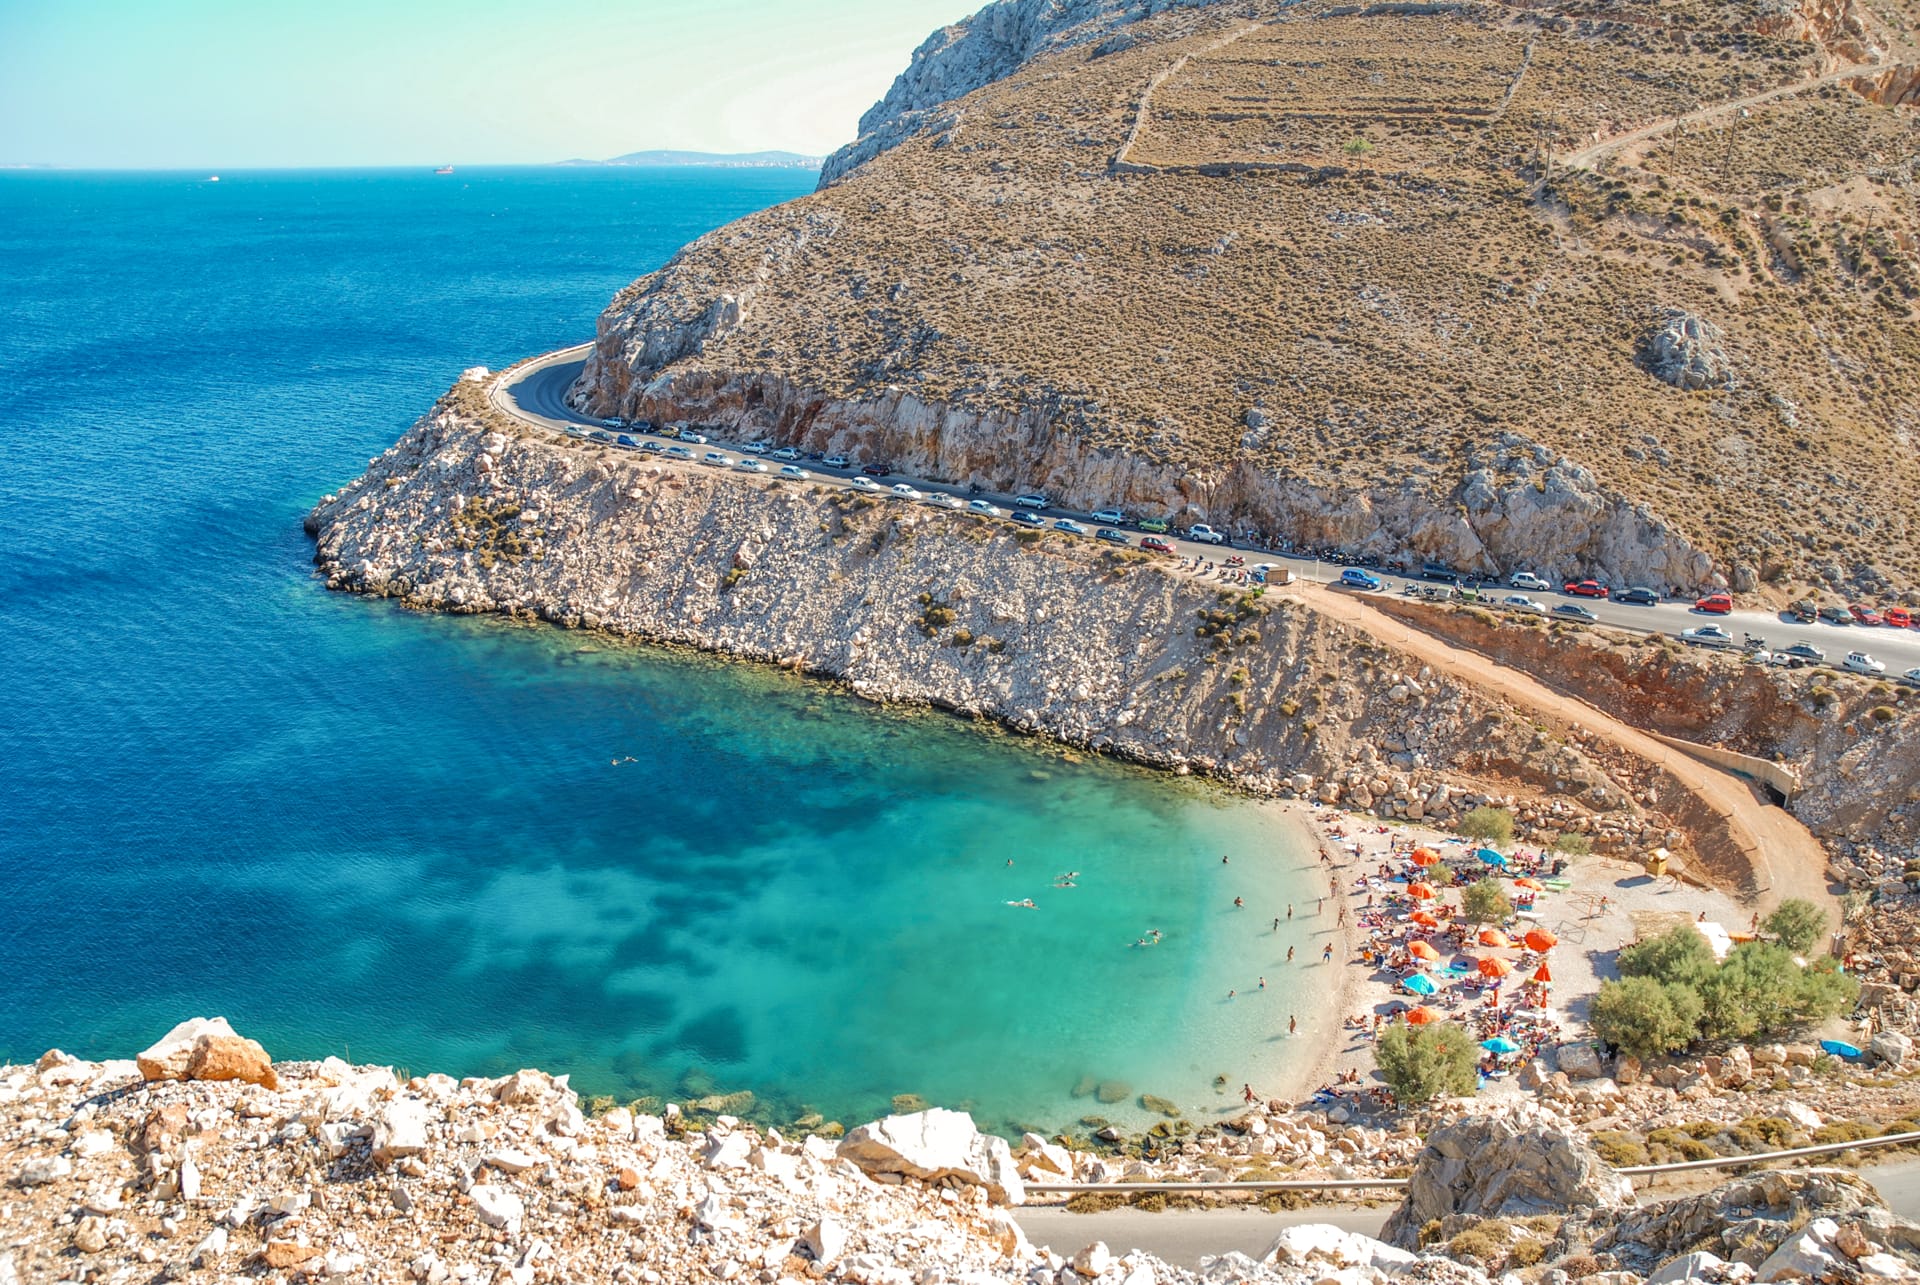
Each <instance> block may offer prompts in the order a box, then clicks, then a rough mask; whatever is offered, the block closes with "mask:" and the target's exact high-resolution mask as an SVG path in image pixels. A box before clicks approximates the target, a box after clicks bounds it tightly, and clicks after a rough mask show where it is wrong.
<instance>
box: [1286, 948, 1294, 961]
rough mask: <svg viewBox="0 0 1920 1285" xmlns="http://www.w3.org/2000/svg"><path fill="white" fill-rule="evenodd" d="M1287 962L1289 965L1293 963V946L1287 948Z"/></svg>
mask: <svg viewBox="0 0 1920 1285" xmlns="http://www.w3.org/2000/svg"><path fill="white" fill-rule="evenodd" d="M1287 962H1288V963H1289V964H1291V963H1292V962H1293V947H1291V946H1289V947H1287Z"/></svg>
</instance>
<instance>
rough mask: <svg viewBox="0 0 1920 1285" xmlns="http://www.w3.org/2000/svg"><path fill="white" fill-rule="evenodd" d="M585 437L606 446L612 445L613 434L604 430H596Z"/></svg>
mask: <svg viewBox="0 0 1920 1285" xmlns="http://www.w3.org/2000/svg"><path fill="white" fill-rule="evenodd" d="M587 436H588V437H589V438H591V439H593V440H594V441H596V442H605V443H606V444H607V445H608V446H612V445H613V434H612V433H609V432H608V431H607V430H606V429H604V428H596V429H594V430H593V431H592V432H591V433H588V434H587Z"/></svg>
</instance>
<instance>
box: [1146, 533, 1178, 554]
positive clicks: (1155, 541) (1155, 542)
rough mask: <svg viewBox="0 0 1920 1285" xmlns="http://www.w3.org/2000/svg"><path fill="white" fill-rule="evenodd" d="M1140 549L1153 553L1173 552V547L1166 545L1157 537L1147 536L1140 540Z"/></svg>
mask: <svg viewBox="0 0 1920 1285" xmlns="http://www.w3.org/2000/svg"><path fill="white" fill-rule="evenodd" d="M1140 547H1141V548H1143V549H1148V550H1151V551H1152V552H1154V553H1172V552H1173V546H1172V545H1170V544H1168V543H1167V542H1166V541H1165V540H1162V539H1161V538H1160V537H1159V536H1157V535H1150V536H1147V537H1146V538H1145V539H1143V540H1141V541H1140Z"/></svg>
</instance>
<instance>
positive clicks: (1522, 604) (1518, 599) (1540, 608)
mask: <svg viewBox="0 0 1920 1285" xmlns="http://www.w3.org/2000/svg"><path fill="white" fill-rule="evenodd" d="M1500 605H1501V606H1503V607H1512V608H1513V609H1514V610H1515V611H1531V612H1532V613H1533V614H1534V615H1536V616H1544V615H1546V614H1547V609H1546V606H1545V605H1544V604H1542V603H1538V602H1535V601H1534V600H1533V599H1531V598H1529V597H1527V595H1526V594H1524V593H1510V594H1508V595H1507V596H1506V597H1504V598H1502V599H1501V600H1500Z"/></svg>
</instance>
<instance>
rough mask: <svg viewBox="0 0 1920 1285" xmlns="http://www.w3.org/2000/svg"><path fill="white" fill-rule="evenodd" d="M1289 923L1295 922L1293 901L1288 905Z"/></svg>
mask: <svg viewBox="0 0 1920 1285" xmlns="http://www.w3.org/2000/svg"><path fill="white" fill-rule="evenodd" d="M1287 922H1288V923H1292V922H1293V903H1292V902H1291V901H1289V902H1288V903H1287Z"/></svg>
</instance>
